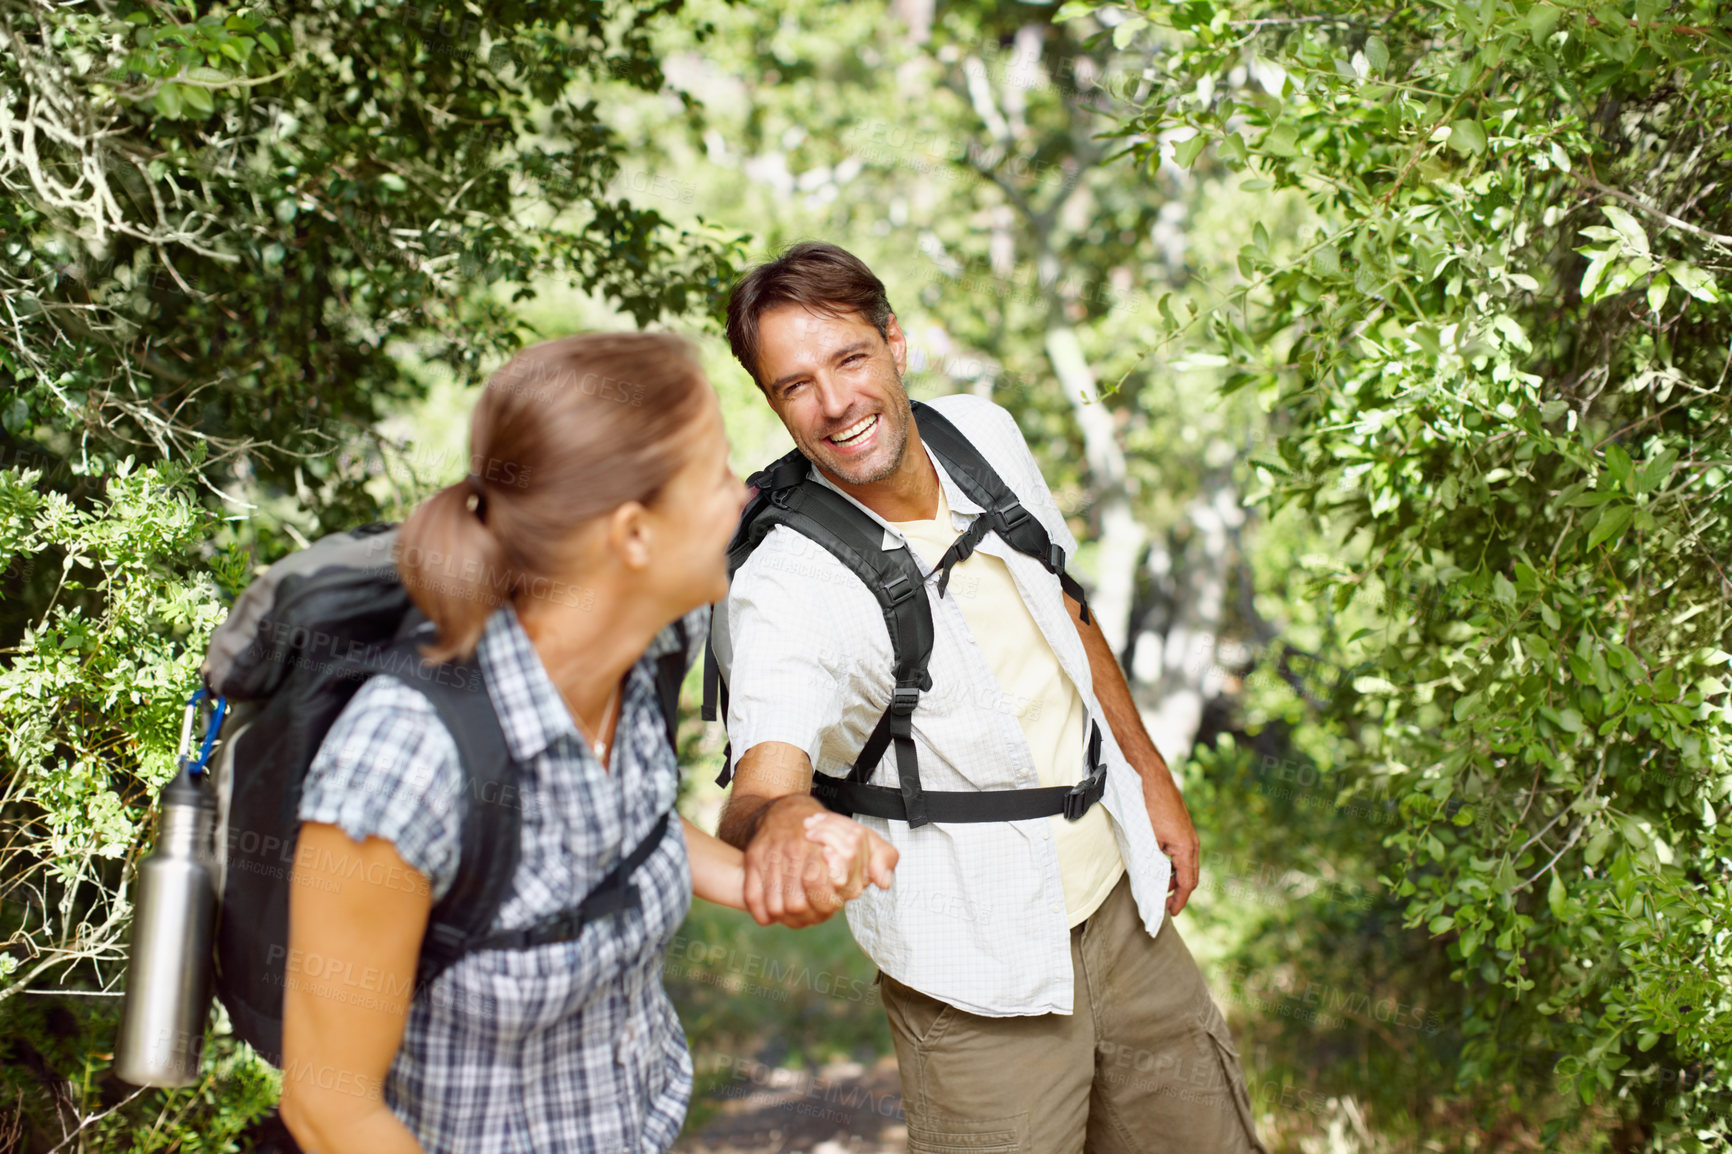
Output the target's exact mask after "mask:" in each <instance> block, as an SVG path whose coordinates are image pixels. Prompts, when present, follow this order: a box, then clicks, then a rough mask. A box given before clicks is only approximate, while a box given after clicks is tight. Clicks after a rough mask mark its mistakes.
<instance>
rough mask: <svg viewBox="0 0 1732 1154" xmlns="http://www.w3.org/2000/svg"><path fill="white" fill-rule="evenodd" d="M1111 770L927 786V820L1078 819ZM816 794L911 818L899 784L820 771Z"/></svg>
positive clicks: (834, 804)
mask: <svg viewBox="0 0 1732 1154" xmlns="http://www.w3.org/2000/svg"><path fill="white" fill-rule="evenodd" d="M1106 789H1107V774H1106V768H1105V767H1104V766H1102V767H1099V768H1097V769H1096V770H1095V771H1094V772H1093V773H1092V774H1090V775H1089V776H1088V777H1086V778H1084V779H1083V780H1082V781H1079V782H1077V783H1076V784H1075V785H1072V786H1064V785H1053V786H1041V787H1039V788H1037V789H991V790H974V789H927V790H922V791H921V795H922V797H923V798H924V799H925V801H926V820H927V821H947V822H961V821H970V822H973V821H1027V820H1029V819H1030V818H1037V817H1055V816H1057V815H1059V814H1063V815H1064V816H1065V819H1066V820H1068V821H1077V820H1079V819H1080V818H1081V817H1082V816H1083V814H1085V813H1087V812H1088V811H1089V810H1090V809H1091V808H1093V807H1094V804H1095V803H1096V802H1098V801H1099V800H1100V799H1101V795H1103V794H1104V793H1106ZM812 796H813V797H815V798H817V799H818V800H819V801H821V802H823V803H824V807H825V808H826V809H830V810H834V811H835V812H837V813H839V814H842V815H844V816H845V817H853V816H854V815H855V814H862V813H863V814H866V815H867V816H869V817H882V818H888V819H890V820H892V821H907V820H908V805H907V802H906V801H905V799H904V798H903V796H902V791H901V790H900V789H891V788H890V787H889V786H883V785H863V784H861V783H860V782H857V781H848V780H846V779H845V778H838V777H831V776H829V775H828V774H820V775H818V777H817V778H816V780H814V781H813V783H812Z"/></svg>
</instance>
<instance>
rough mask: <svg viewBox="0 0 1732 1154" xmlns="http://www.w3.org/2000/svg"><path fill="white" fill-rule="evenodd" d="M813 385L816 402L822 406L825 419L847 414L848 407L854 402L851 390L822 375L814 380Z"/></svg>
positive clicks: (836, 418)
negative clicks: (815, 392)
mask: <svg viewBox="0 0 1732 1154" xmlns="http://www.w3.org/2000/svg"><path fill="white" fill-rule="evenodd" d="M813 387H814V388H816V389H817V390H818V403H819V404H820V405H821V406H823V410H824V416H825V418H826V419H827V420H831V421H834V420H839V419H840V418H842V417H844V416H846V415H847V413H848V407H849V406H850V405H852V404H853V403H854V394H853V392H852V390H850V389H848V388H845V387H843V386H842V385H840V384H839V383H837V382H836V381H834V380H826V379H825V378H823V377H820V378H818V379H817V380H816V381H814V382H813Z"/></svg>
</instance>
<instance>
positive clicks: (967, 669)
mask: <svg viewBox="0 0 1732 1154" xmlns="http://www.w3.org/2000/svg"><path fill="white" fill-rule="evenodd" d="M928 403H929V404H931V405H932V407H933V408H935V409H937V410H938V411H939V412H940V413H941V414H943V415H944V416H945V417H947V418H949V419H950V421H951V422H952V423H954V424H955V425H956V427H957V429H958V430H959V431H960V432H961V433H962V434H963V436H965V437H967V438H968V440H969V441H970V442H972V443H973V444H974V446H975V448H976V449H978V450H979V451H980V453H981V454H982V455H983V456H984V457H985V458H986V459H987V461H988V462H990V463H991V465H992V467H993V468H994V469H996V470H997V471H998V474H999V476H1000V477H1002V478H1003V479H1004V482H1005V484H1007V485H1008V486H1010V488H1011V490H1012V491H1013V492H1014V493H1015V494H1016V495H1017V497H1018V498H1019V499H1020V500H1021V501H1022V504H1023V506H1024V508H1026V509H1027V510H1028V511H1029V512H1030V513H1032V514H1033V515H1034V516H1035V517H1037V518H1038V519H1039V520H1040V522H1041V523H1042V524H1043V525H1044V526H1045V527H1046V531H1047V533H1048V535H1049V536H1050V537H1051V538H1052V540H1053V541H1054V542H1055V543H1056V544H1058V545H1059V546H1061V547H1062V548H1063V549H1064V551H1065V555H1066V556H1067V557H1069V556H1071V555H1073V554H1074V552H1075V550H1076V539H1075V538H1074V537H1073V536H1072V535H1071V533H1070V530H1069V529H1068V528H1067V527H1066V525H1065V523H1064V518H1063V516H1062V515H1061V514H1060V513H1059V511H1058V507H1057V505H1056V504H1055V503H1054V502H1053V499H1052V493H1051V491H1050V490H1049V489H1048V488H1047V485H1046V482H1045V480H1044V479H1043V478H1042V477H1041V475H1040V470H1039V468H1038V466H1037V465H1036V464H1035V461H1034V457H1033V455H1032V454H1031V453H1030V452H1029V450H1028V445H1027V444H1026V443H1025V442H1024V440H1023V437H1022V432H1021V430H1020V429H1018V428H1017V425H1016V421H1015V419H1014V418H1012V417H1011V415H1010V414H1009V413H1008V412H1006V411H1005V410H1003V409H1001V408H999V407H998V406H997V405H994V404H993V403H992V402H990V401H987V400H984V399H982V398H978V397H972V396H967V395H956V396H948V397H940V398H937V399H936V400H933V401H930V402H928ZM927 453H928V455H929V456H931V455H932V454H931V450H930V449H928V450H927ZM933 465H934V467H935V468H936V469H937V471H938V477H939V481H940V483H941V484H942V485H943V486H944V492H945V496H946V499H947V500H948V502H949V505H950V510H951V515H952V518H953V521H954V524H955V527H956V528H957V529H958V530H960V529H963V528H965V527H966V526H967V525H968V524H970V523H971V522H972V521H973V520H974V518H975V516H977V515H978V514H979V513H980V506H979V505H977V504H975V503H974V502H973V501H971V500H969V498H968V496H967V494H965V493H964V492H963V491H962V490H961V489H960V488H958V487H957V486H956V485H955V483H954V482H953V481H952V480H951V479H950V477H949V475H948V474H947V473H946V472H945V470H944V466H943V465H942V464H941V463H940V462H939V461H938V460H937V458H936V457H933ZM812 475H813V477H814V478H815V479H816V480H817V482H818V483H820V484H823V485H827V486H829V487H830V488H831V489H835V488H836V487H835V486H834V485H831V484H830V482H829V481H828V479H826V478H824V477H823V476H822V475H821V474H819V473H818V472H817V470H813V473H812ZM836 491H837V492H840V490H836ZM842 495H843V496H844V497H845V498H847V499H848V500H850V501H853V498H852V497H848V495H847V494H845V493H844V494H842ZM854 504H855V505H856V506H858V507H859V508H860V509H862V510H863V511H865V512H866V513H867V514H868V515H869V516H871V517H872V519H873V520H874V521H877V522H878V523H879V524H880V525H881V526H883V529H884V540H883V547H884V548H886V549H895V548H901V547H903V545H904V539H903V537H902V535H901V533H900V532H899V531H898V530H897V529H895V528H894V527H893V526H891V525H890V524H889V523H888V522H887V521H885V520H884V519H883V518H882V517H879V516H878V515H877V514H875V513H872V511H871V510H870V509H866V507H865V506H864V505H860V503H859V502H857V501H855V502H854ZM979 549H980V551H981V552H983V553H987V554H991V555H993V556H996V557H999V558H1002V559H1003V560H1004V562H1005V564H1006V565H1007V567H1008V568H1009V570H1010V572H1011V575H1012V577H1013V578H1014V580H1015V582H1016V586H1017V589H1018V590H1019V592H1020V593H1021V595H1022V598H1023V601H1024V603H1025V604H1026V605H1027V606H1028V608H1029V611H1030V612H1031V613H1032V615H1033V616H1034V619H1035V622H1036V624H1037V625H1038V626H1039V628H1040V632H1041V634H1042V635H1043V636H1044V637H1045V638H1046V640H1047V643H1048V644H1049V645H1051V646H1052V649H1053V652H1054V654H1055V655H1056V656H1057V658H1058V661H1059V664H1060V665H1061V667H1062V668H1063V669H1064V672H1065V674H1066V676H1068V677H1069V678H1070V679H1071V681H1072V682H1074V683H1075V685H1076V686H1077V688H1078V690H1079V692H1080V693H1081V694H1082V697H1083V703H1084V705H1085V707H1086V709H1087V711H1088V716H1089V718H1090V719H1091V720H1093V721H1095V722H1096V723H1098V724H1099V726H1100V729H1101V735H1102V738H1103V743H1102V744H1103V757H1104V759H1105V763H1106V766H1107V787H1106V794H1105V796H1104V797H1103V798H1102V804H1104V805H1105V806H1106V809H1107V813H1108V815H1109V816H1110V817H1111V818H1112V827H1113V830H1114V833H1115V836H1116V837H1117V839H1118V847H1119V853H1120V856H1121V857H1122V858H1123V860H1124V862H1125V866H1126V872H1127V873H1128V874H1129V876H1130V884H1131V892H1132V894H1133V896H1134V897H1135V898H1136V901H1137V906H1138V909H1139V911H1140V912H1141V914H1142V918H1143V925H1144V927H1145V928H1146V929H1147V930H1148V932H1149V933H1150V934H1151V935H1153V934H1154V933H1155V932H1156V931H1157V930H1159V929H1160V924H1161V918H1162V916H1163V915H1164V913H1165V903H1166V896H1167V884H1168V878H1169V876H1170V872H1171V866H1170V864H1169V862H1168V861H1167V858H1166V856H1165V855H1164V854H1162V853H1161V850H1160V847H1159V845H1158V844H1157V843H1156V841H1155V837H1154V832H1153V830H1152V829H1151V828H1150V826H1149V819H1148V812H1147V809H1146V808H1145V805H1144V802H1143V791H1142V780H1141V778H1140V777H1139V776H1138V775H1137V772H1136V771H1135V770H1134V769H1132V768H1131V766H1130V764H1129V763H1128V762H1127V761H1126V760H1125V757H1124V754H1123V752H1122V751H1121V750H1120V749H1119V745H1118V742H1117V741H1116V740H1115V739H1114V736H1113V734H1112V732H1111V730H1110V729H1109V728H1108V726H1107V724H1106V721H1105V718H1104V717H1103V716H1102V714H1101V710H1100V704H1099V702H1097V701H1096V699H1095V696H1094V690H1093V677H1092V674H1091V673H1090V670H1089V664H1088V655H1087V653H1086V651H1085V650H1084V648H1083V644H1082V638H1081V637H1080V636H1078V634H1077V630H1076V626H1075V624H1074V622H1073V620H1072V618H1071V616H1070V613H1069V611H1068V610H1067V609H1066V607H1065V604H1064V595H1063V592H1062V591H1061V589H1060V588H1059V582H1058V578H1057V577H1056V576H1054V575H1052V574H1050V573H1048V572H1047V570H1046V568H1045V567H1044V566H1043V565H1042V564H1041V563H1040V562H1039V561H1037V560H1035V559H1034V558H1032V557H1027V556H1025V555H1023V554H1021V553H1018V552H1017V551H1016V550H1014V549H1012V548H1010V547H1009V546H1008V545H1006V544H1005V543H1004V542H1003V541H1002V540H1001V539H1000V538H999V537H998V535H997V534H995V533H989V534H987V535H986V537H985V539H984V540H983V541H982V542H981V543H980V546H979ZM914 556H915V560H916V563H917V564H918V565H919V566H920V569H921V571H922V572H923V573H924V574H926V576H927V578H928V580H927V584H926V594H927V600H928V602H929V603H930V604H931V607H932V624H933V631H934V634H935V638H934V642H933V647H932V661H931V664H930V666H929V671H930V673H931V676H932V688H931V689H930V690H928V691H926V692H924V693H922V694H921V695H920V704H919V706H918V708H916V709H915V711H914V717H913V730H914V740H915V746H916V749H917V750H918V753H919V760H920V782H921V785H922V786H923V787H924V788H926V789H929V790H968V789H978V790H989V789H1027V788H1035V787H1037V786H1038V785H1039V784H1040V782H1039V780H1038V775H1037V771H1036V769H1035V766H1034V764H1033V759H1032V755H1031V753H1030V751H1029V748H1028V743H1027V741H1026V740H1025V738H1024V736H1023V732H1022V728H1021V726H1020V725H1019V723H1018V721H1017V703H1016V702H1014V701H1011V700H1009V699H1007V698H1006V697H1005V696H1004V695H1003V694H1002V693H1001V692H1000V691H999V689H998V685H997V682H996V680H995V679H994V677H993V674H992V671H991V670H990V669H989V668H988V667H987V664H986V659H985V657H984V656H983V655H982V653H981V651H980V648H979V646H977V645H976V644H975V641H974V638H973V635H972V634H971V632H970V631H969V628H968V624H967V622H966V621H965V620H964V618H963V614H962V611H961V610H960V609H959V608H958V607H957V604H956V601H955V599H954V598H952V597H948V596H946V597H940V596H938V592H937V582H936V580H935V579H934V575H933V574H932V572H931V570H930V568H929V567H928V566H927V564H926V562H925V561H924V560H923V559H922V558H920V556H919V552H918V551H914ZM714 621H715V625H714V629H713V633H712V643H713V644H714V645H715V649H716V657H717V660H718V662H719V663H720V665H721V667H722V671H723V673H724V675H725V676H726V677H727V680H728V691H729V699H728V718H727V721H728V735H729V738H730V739H731V741H732V743H733V749H734V753H735V756H736V757H738V756H740V755H742V754H744V753H745V752H746V751H748V750H750V749H751V748H752V747H754V746H756V745H759V744H762V743H763V742H766V741H781V742H786V743H787V744H789V745H793V746H795V747H796V748H799V749H802V750H805V751H806V754H807V756H808V757H809V758H811V761H812V765H813V767H814V768H815V769H816V771H817V772H819V773H828V774H832V775H835V776H844V775H846V774H847V772H848V770H849V768H850V767H851V766H852V764H853V761H854V758H855V755H856V754H857V753H858V752H859V750H860V747H861V746H862V745H863V744H865V741H866V738H867V735H869V734H870V733H871V732H872V728H873V727H874V726H875V725H877V723H878V719H879V717H880V716H881V715H882V714H883V712H884V709H885V707H886V705H887V704H888V703H889V701H890V691H891V688H892V685H893V678H892V676H891V668H892V664H893V658H892V653H891V648H890V636H889V632H888V630H887V628H886V626H885V623H884V616H883V613H882V611H881V610H880V609H879V605H878V602H877V600H876V599H875V598H874V597H873V595H872V594H871V593H870V592H869V591H868V590H867V588H866V586H865V585H864V584H863V583H862V582H861V580H860V578H859V577H857V576H856V575H855V574H854V573H853V572H852V571H851V570H849V569H848V568H846V567H845V566H844V565H843V564H842V563H841V562H840V561H838V560H836V558H835V557H834V556H832V555H831V554H830V553H829V552H828V551H827V550H825V549H824V548H823V547H822V546H820V545H818V544H816V543H814V542H813V541H811V540H810V539H809V538H807V537H805V536H802V535H801V534H799V533H797V532H795V531H793V530H791V529H788V528H786V527H783V526H777V527H776V528H774V529H772V530H771V531H770V533H769V534H768V535H767V536H765V538H764V540H763V542H762V544H760V545H759V546H758V548H757V550H756V551H755V552H754V553H753V554H752V556H751V557H750V558H749V559H748V560H747V561H746V563H745V564H744V565H742V566H741V567H740V569H739V571H738V572H737V573H736V574H735V575H734V579H733V583H732V586H731V587H730V589H729V592H728V598H727V601H726V612H725V613H717V614H716V615H715V618H714ZM872 780H873V784H876V785H891V786H894V785H895V784H896V783H897V780H898V779H897V772H896V758H895V752H894V750H889V751H886V753H885V755H884V757H883V759H882V760H881V761H880V762H879V764H878V766H877V768H876V770H875V772H874V775H873V779H872ZM1066 784H1069V783H1066ZM857 820H859V821H860V822H861V823H862V824H864V825H866V826H868V827H870V828H872V829H874V830H875V831H877V832H878V833H879V834H881V835H882V836H883V837H884V838H885V839H886V840H888V841H889V842H890V843H891V844H892V845H894V846H895V847H896V849H897V850H898V851H899V852H900V854H901V858H900V860H899V862H898V864H897V867H896V877H895V881H894V883H893V884H892V886H891V888H890V889H889V890H880V889H877V888H876V887H869V888H868V889H867V891H866V893H865V894H864V895H863V896H862V897H860V898H859V899H857V900H855V901H852V902H850V903H848V906H847V913H848V922H849V926H850V928H851V929H852V930H853V932H854V937H855V939H856V940H857V941H858V942H859V943H860V947H861V948H862V949H863V950H865V951H866V954H867V956H868V957H870V958H871V959H872V960H873V961H874V962H875V963H877V965H878V967H879V968H880V969H882V970H883V971H884V972H885V973H887V974H889V975H890V976H891V977H893V978H895V979H897V980H898V981H900V982H902V983H903V984H904V985H907V986H910V987H912V988H914V989H916V990H919V991H921V992H922V993H925V994H928V995H930V996H932V997H934V998H937V999H939V1000H940V1001H943V1002H947V1003H949V1004H951V1005H953V1006H956V1007H958V1008H960V1009H963V1010H966V1011H968V1012H970V1013H974V1014H980V1015H983V1016H988V1017H1008V1016H1012V1015H1019V1014H1044V1013H1061V1014H1068V1013H1070V1012H1071V1008H1072V1005H1071V1003H1072V996H1071V995H1072V985H1073V979H1072V974H1071V965H1070V934H1069V931H1068V927H1067V924H1066V923H1067V919H1066V915H1065V903H1064V890H1063V885H1062V882H1061V880H1060V876H1059V861H1058V854H1057V850H1056V849H1055V847H1054V843H1053V840H1052V834H1051V831H1050V820H1049V819H1047V818H1036V819H1031V820H1028V821H1019V822H969V823H935V824H931V825H927V826H923V827H921V828H920V829H917V830H911V829H910V828H909V827H908V824H907V823H906V822H900V821H888V820H885V819H883V818H874V817H864V816H862V817H860V818H858V819H857Z"/></svg>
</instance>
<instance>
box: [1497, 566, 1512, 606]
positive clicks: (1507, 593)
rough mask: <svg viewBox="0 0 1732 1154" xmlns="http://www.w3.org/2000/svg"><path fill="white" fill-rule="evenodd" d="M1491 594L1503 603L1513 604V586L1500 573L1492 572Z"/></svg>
mask: <svg viewBox="0 0 1732 1154" xmlns="http://www.w3.org/2000/svg"><path fill="white" fill-rule="evenodd" d="M1491 595H1492V596H1493V597H1495V598H1497V599H1498V600H1499V601H1502V602H1503V603H1504V604H1505V605H1514V604H1515V599H1516V590H1515V586H1514V585H1511V584H1510V582H1509V578H1507V577H1505V576H1504V575H1503V574H1502V573H1494V574H1493V575H1492V579H1491Z"/></svg>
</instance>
